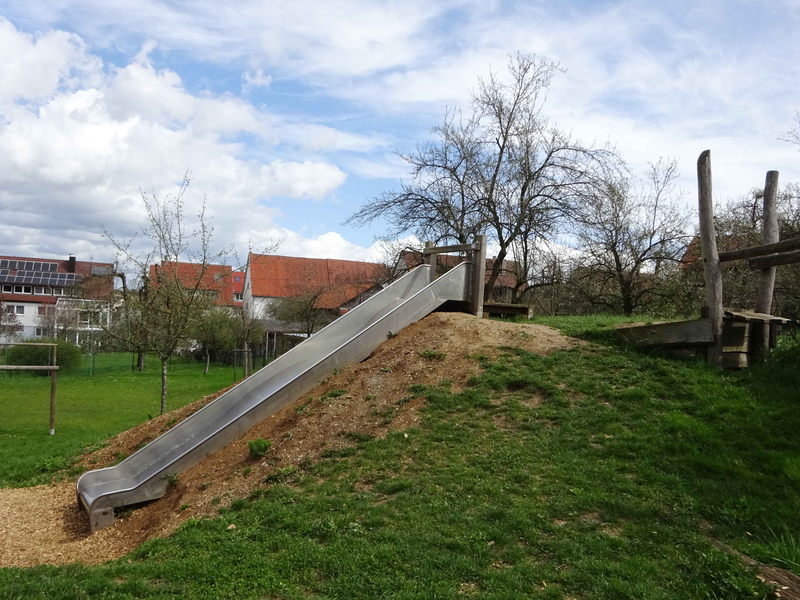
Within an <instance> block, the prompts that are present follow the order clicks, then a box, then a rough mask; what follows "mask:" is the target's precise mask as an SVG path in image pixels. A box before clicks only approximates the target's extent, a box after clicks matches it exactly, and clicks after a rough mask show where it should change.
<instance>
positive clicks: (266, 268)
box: [249, 254, 386, 308]
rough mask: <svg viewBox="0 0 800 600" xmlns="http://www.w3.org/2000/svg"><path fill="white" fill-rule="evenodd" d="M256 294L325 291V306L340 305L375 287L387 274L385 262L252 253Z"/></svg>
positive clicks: (284, 295)
mask: <svg viewBox="0 0 800 600" xmlns="http://www.w3.org/2000/svg"><path fill="white" fill-rule="evenodd" d="M249 263H250V281H251V291H252V294H253V296H258V297H262V298H292V297H296V296H302V295H304V294H308V293H311V292H319V291H322V292H323V294H322V297H321V299H320V302H319V306H320V307H321V308H338V307H340V306H342V305H343V304H346V303H347V302H349V301H351V300H353V299H355V298H356V297H358V295H359V294H362V293H364V292H366V291H367V290H369V289H370V288H372V287H375V285H377V284H378V283H379V281H380V279H381V278H382V277H383V276H384V275H385V274H386V267H385V266H384V265H382V264H375V263H368V262H358V261H353V260H334V259H329V258H299V257H294V256H275V255H272V254H251V255H250V261H249Z"/></svg>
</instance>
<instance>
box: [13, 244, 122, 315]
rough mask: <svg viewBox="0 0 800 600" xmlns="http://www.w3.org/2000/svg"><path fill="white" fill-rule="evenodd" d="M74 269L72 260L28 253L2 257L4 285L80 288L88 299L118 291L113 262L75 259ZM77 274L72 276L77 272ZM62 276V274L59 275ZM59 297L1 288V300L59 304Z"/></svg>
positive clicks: (34, 287)
mask: <svg viewBox="0 0 800 600" xmlns="http://www.w3.org/2000/svg"><path fill="white" fill-rule="evenodd" d="M74 264H75V268H74V270H70V268H69V266H70V259H67V260H60V259H50V258H32V257H27V256H0V285H1V284H2V283H8V284H11V285H24V286H30V287H32V288H33V290H34V291H35V289H36V288H38V287H42V288H48V287H49V288H51V289H52V288H74V287H80V288H81V290H82V295H83V297H84V298H89V299H96V298H102V297H104V296H107V295H108V294H110V293H111V292H112V291H113V290H114V281H113V278H112V277H110V276H111V275H112V274H113V269H114V265H113V264H112V263H100V262H93V261H85V260H75V261H74ZM73 274H74V277H68V276H69V275H73ZM56 276H58V277H56ZM58 298H59V296H55V295H52V294H24V295H22V294H9V293H3V292H2V287H0V301H1V302H37V303H40V304H55V303H56V301H57V300H58Z"/></svg>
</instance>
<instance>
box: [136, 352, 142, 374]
mask: <svg viewBox="0 0 800 600" xmlns="http://www.w3.org/2000/svg"><path fill="white" fill-rule="evenodd" d="M136 368H137V369H139V373H141V372H142V371H144V352H142V351H141V350H140V351H139V352H137V353H136Z"/></svg>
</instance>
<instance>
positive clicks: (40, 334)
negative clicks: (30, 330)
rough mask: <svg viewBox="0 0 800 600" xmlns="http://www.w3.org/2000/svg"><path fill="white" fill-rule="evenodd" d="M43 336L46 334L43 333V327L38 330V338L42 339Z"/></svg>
mask: <svg viewBox="0 0 800 600" xmlns="http://www.w3.org/2000/svg"><path fill="white" fill-rule="evenodd" d="M43 335H44V333H43V331H42V328H41V327H37V328H36V337H42V336H43Z"/></svg>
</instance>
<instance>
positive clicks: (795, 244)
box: [719, 237, 800, 262]
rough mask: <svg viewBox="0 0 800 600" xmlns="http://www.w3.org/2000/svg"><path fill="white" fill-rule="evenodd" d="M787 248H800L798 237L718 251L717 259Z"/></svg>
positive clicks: (762, 253)
mask: <svg viewBox="0 0 800 600" xmlns="http://www.w3.org/2000/svg"><path fill="white" fill-rule="evenodd" d="M788 250H800V237H797V238H792V239H790V240H783V241H781V242H775V243H774V244H762V245H760V246H751V247H750V248H743V249H742V250H729V251H727V252H720V253H719V260H720V262H729V261H732V260H743V259H745V258H755V257H757V256H766V255H768V254H775V253H777V252H786V251H788Z"/></svg>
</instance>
